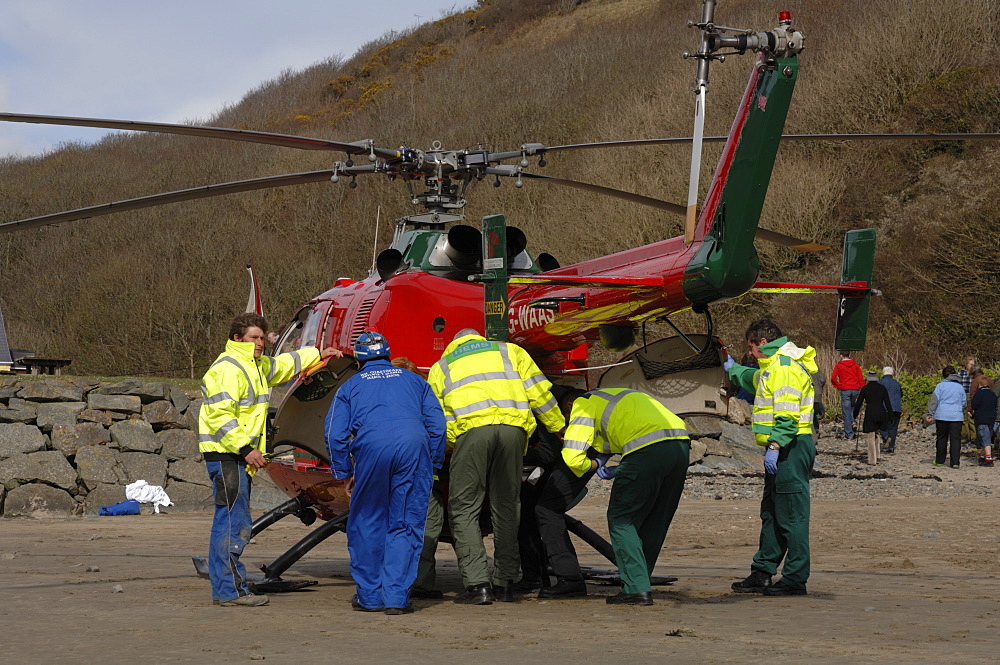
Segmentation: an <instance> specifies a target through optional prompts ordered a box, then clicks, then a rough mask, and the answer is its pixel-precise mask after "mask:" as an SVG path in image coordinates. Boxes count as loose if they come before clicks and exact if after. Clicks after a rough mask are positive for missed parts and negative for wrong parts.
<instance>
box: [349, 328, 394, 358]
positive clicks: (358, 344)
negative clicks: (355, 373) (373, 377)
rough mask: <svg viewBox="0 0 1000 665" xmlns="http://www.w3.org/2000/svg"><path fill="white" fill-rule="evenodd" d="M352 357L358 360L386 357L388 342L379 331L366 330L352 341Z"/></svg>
mask: <svg viewBox="0 0 1000 665" xmlns="http://www.w3.org/2000/svg"><path fill="white" fill-rule="evenodd" d="M354 357H355V358H357V359H358V360H371V359H372V358H388V357H389V342H388V340H386V338H385V337H383V336H382V335H380V334H379V333H377V332H374V331H372V330H366V331H364V332H363V333H361V336H360V337H358V339H357V340H356V341H355V342H354Z"/></svg>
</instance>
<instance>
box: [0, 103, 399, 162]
mask: <svg viewBox="0 0 1000 665" xmlns="http://www.w3.org/2000/svg"><path fill="white" fill-rule="evenodd" d="M0 121H3V122H30V123H35V124H40V125H71V126H74V127H97V128H102V129H124V130H128V131H133V132H154V133H159V134H180V135H183V136H201V137H203V138H210V139H226V140H229V141H246V142H248V143H264V144H268V145H277V146H281V147H284V148H299V149H301V150H338V151H341V152H346V153H347V154H349V155H362V154H370V153H371V152H372V151H374V153H375V155H376V156H378V157H385V158H387V159H394V158H396V157H398V156H399V152H398V151H396V150H387V149H385V148H371V147H370V145H371V142H370V141H368V140H365V141H356V142H354V143H341V142H340V141H328V140H327V139H316V138H310V137H307V136H292V135H290V134H274V133H271V132H257V131H252V130H249V129H229V128H226V127H205V126H199V125H177V124H170V123H161V122H141V121H138V120H108V119H106V118H74V117H69V116H58V115H25V114H18V113H0Z"/></svg>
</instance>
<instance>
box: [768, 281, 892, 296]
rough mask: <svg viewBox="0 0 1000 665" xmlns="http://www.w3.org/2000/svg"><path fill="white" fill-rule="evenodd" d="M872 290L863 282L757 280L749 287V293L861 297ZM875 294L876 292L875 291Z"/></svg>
mask: <svg viewBox="0 0 1000 665" xmlns="http://www.w3.org/2000/svg"><path fill="white" fill-rule="evenodd" d="M869 291H872V289H870V288H869V287H868V284H866V283H863V282H848V283H844V284H832V285H829V284H793V283H790V282H757V283H756V284H754V285H753V288H752V289H750V292H751V293H828V294H840V295H842V296H849V297H851V296H853V297H863V296H865V295H867V294H868V292H869ZM876 295H878V293H877V292H876Z"/></svg>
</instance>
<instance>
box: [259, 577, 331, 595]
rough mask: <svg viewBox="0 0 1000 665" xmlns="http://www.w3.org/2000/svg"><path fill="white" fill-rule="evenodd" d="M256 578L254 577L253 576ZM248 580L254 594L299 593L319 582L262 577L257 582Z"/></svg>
mask: <svg viewBox="0 0 1000 665" xmlns="http://www.w3.org/2000/svg"><path fill="white" fill-rule="evenodd" d="M253 577H256V576H253ZM253 577H252V578H251V580H250V588H251V589H252V590H253V592H254V593H288V592H289V591H301V590H302V589H305V588H306V587H311V586H316V585H317V584H319V580H294V581H293V580H283V579H281V578H280V577H274V578H267V577H262V578H261V580H260V581H259V582H258V581H257V580H255V579H253Z"/></svg>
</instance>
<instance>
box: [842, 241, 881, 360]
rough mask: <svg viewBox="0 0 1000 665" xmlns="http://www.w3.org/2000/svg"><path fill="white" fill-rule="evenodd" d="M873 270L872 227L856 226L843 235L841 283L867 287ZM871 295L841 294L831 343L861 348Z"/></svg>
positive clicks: (844, 349)
mask: <svg viewBox="0 0 1000 665" xmlns="http://www.w3.org/2000/svg"><path fill="white" fill-rule="evenodd" d="M874 272H875V229H856V230H854V231H848V232H847V234H846V235H845V236H844V259H843V263H842V264H841V275H840V281H841V282H842V283H851V282H863V283H864V284H867V285H868V286H869V287H870V286H871V283H872V276H873V274H874ZM871 299H872V294H871V292H870V291H869V292H868V293H866V294H865V295H864V297H861V298H858V297H853V298H851V297H847V296H840V297H839V298H838V299H837V338H836V341H835V344H834V346H836V348H837V349H839V350H841V351H861V350H862V349H864V348H865V341H866V340H867V338H868V312H869V310H870V308H871Z"/></svg>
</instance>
